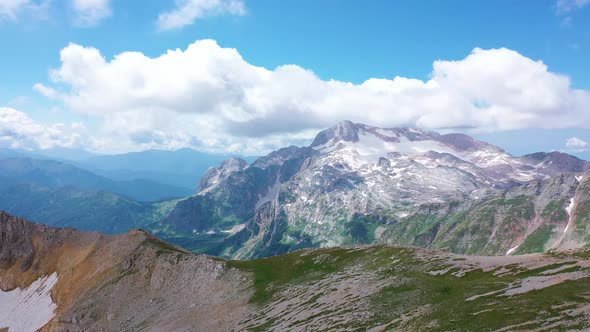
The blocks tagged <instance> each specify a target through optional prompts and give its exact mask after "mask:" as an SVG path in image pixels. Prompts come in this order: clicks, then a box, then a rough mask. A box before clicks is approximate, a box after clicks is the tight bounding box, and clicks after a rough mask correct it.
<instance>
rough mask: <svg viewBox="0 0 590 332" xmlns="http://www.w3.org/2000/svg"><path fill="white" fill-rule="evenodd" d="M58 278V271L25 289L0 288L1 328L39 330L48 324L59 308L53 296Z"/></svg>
mask: <svg viewBox="0 0 590 332" xmlns="http://www.w3.org/2000/svg"><path fill="white" fill-rule="evenodd" d="M57 280H58V278H57V272H54V273H53V274H52V275H50V276H45V277H42V278H39V279H37V280H36V281H34V282H33V283H32V284H31V285H30V286H29V287H27V288H25V289H22V288H17V289H14V290H12V291H9V292H4V291H2V290H0V329H4V328H8V330H9V331H37V330H39V329H40V328H42V327H43V326H44V325H45V324H47V323H48V322H49V321H50V320H51V319H52V318H53V317H54V316H55V310H56V309H57V305H56V304H55V303H54V302H53V299H52V298H51V289H52V288H53V286H55V284H56V283H57Z"/></svg>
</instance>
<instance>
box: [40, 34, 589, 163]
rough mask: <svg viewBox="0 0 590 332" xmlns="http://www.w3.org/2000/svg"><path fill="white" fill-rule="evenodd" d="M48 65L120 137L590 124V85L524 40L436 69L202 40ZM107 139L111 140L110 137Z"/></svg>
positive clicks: (220, 143)
mask: <svg viewBox="0 0 590 332" xmlns="http://www.w3.org/2000/svg"><path fill="white" fill-rule="evenodd" d="M60 57H61V66H60V67H59V68H57V69H55V70H53V71H52V72H51V75H50V76H51V79H52V81H53V82H54V83H55V84H56V85H55V86H62V87H64V86H65V87H67V89H66V90H65V91H63V90H62V91H59V90H58V89H57V88H55V87H46V88H49V89H52V90H47V91H45V92H44V90H45V89H41V87H40V86H38V87H37V90H39V91H40V92H41V93H44V94H46V95H50V96H51V95H53V96H57V97H56V98H59V99H60V100H62V101H63V102H64V103H65V105H66V106H67V107H68V108H69V109H71V110H74V111H75V112H79V113H83V114H89V115H93V116H96V117H98V118H100V119H103V120H104V126H103V128H102V129H101V130H102V135H104V136H101V137H109V138H113V139H116V141H117V142H119V143H118V144H113V145H118V146H119V147H122V148H123V147H124V148H131V147H135V148H137V147H142V148H149V147H161V148H167V147H182V146H192V147H197V148H205V149H211V150H224V151H232V152H245V153H262V152H264V151H268V150H269V149H272V148H276V147H277V146H282V145H285V144H289V143H301V142H303V141H305V139H309V138H311V137H312V136H313V133H315V132H316V131H317V130H319V129H322V128H325V127H328V126H331V125H333V124H335V123H337V122H339V121H342V120H344V119H348V120H352V121H357V122H362V123H368V124H374V125H378V126H384V127H394V126H416V127H422V128H428V129H464V130H477V131H496V130H513V129H523V128H571V127H583V128H590V112H589V110H588V105H590V92H589V91H587V90H580V89H574V88H572V87H571V84H570V79H569V78H568V77H567V76H564V75H560V74H556V73H553V72H551V71H549V70H548V68H547V66H546V65H545V64H544V63H543V62H541V61H535V60H532V59H529V58H527V57H525V56H523V55H521V54H519V53H518V52H515V51H512V50H509V49H505V48H500V49H489V50H484V49H479V48H476V49H474V50H473V51H472V52H471V54H469V55H468V56H467V57H466V58H464V59H461V60H458V61H446V60H438V61H435V62H434V64H433V71H432V73H431V76H430V78H429V79H428V80H420V79H413V78H405V77H394V78H392V79H386V78H370V79H368V80H366V81H365V82H362V83H360V84H353V83H350V82H343V81H337V80H323V79H321V78H319V77H318V76H317V75H315V74H314V73H313V72H312V71H310V70H307V69H305V68H302V67H300V66H297V65H284V66H279V67H277V68H274V69H267V68H263V67H259V66H255V65H253V64H250V63H248V62H246V61H245V60H244V59H243V58H242V57H241V56H240V54H239V53H238V51H237V50H235V49H232V48H223V47H220V46H219V45H218V44H217V43H216V42H215V41H213V40H201V41H197V42H195V43H193V44H191V45H189V46H188V48H186V49H185V50H180V49H176V50H169V51H168V52H166V53H165V54H162V55H160V56H158V57H148V56H145V55H144V54H142V53H139V52H124V53H121V54H118V55H116V56H114V57H113V58H112V59H106V58H105V57H104V56H103V55H102V54H101V53H100V51H99V50H97V49H95V48H92V47H83V46H80V45H77V44H70V45H68V46H67V47H65V48H64V49H63V50H62V51H61V54H60ZM105 144H106V146H108V144H109V143H108V142H105Z"/></svg>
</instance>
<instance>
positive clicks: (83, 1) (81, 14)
mask: <svg viewBox="0 0 590 332" xmlns="http://www.w3.org/2000/svg"><path fill="white" fill-rule="evenodd" d="M72 6H73V8H74V11H75V12H76V15H77V17H76V21H75V23H76V24H77V25H80V26H94V25H96V24H98V23H99V22H100V21H101V20H103V19H105V18H107V17H110V16H111V15H112V10H111V5H110V0H73V2H72Z"/></svg>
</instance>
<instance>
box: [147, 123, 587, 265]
mask: <svg viewBox="0 0 590 332" xmlns="http://www.w3.org/2000/svg"><path fill="white" fill-rule="evenodd" d="M588 165H589V164H588V163H587V162H585V161H583V160H580V159H577V158H575V157H573V156H569V155H566V154H562V153H557V152H553V153H537V154H532V155H527V156H523V157H515V156H512V155H510V154H509V153H507V152H506V151H504V150H503V149H501V148H499V147H496V146H493V145H490V144H488V143H485V142H482V141H479V140H476V139H474V138H472V137H470V136H467V135H464V134H446V135H441V134H438V133H435V132H430V131H424V130H420V129H412V128H392V129H383V128H377V127H372V126H368V125H363V124H356V123H352V122H349V121H345V122H342V123H339V124H337V125H336V126H334V127H332V128H329V129H326V130H324V131H322V132H320V133H319V134H318V135H317V137H316V138H315V140H314V141H313V143H312V144H311V145H310V146H309V147H295V146H292V147H288V148H284V149H280V150H278V151H275V152H273V153H271V154H269V155H267V156H265V157H262V158H259V159H258V160H256V161H255V162H254V163H252V164H251V165H247V164H246V162H244V161H242V160H239V159H231V160H228V161H226V162H224V163H223V164H222V165H220V166H219V167H216V168H211V169H209V171H207V173H206V174H205V175H204V177H203V179H202V180H201V183H200V187H199V191H198V193H197V195H195V196H193V197H190V198H188V199H186V200H184V201H181V202H179V203H178V204H177V207H176V208H175V209H174V210H173V211H172V213H171V214H170V216H169V217H168V218H167V219H166V220H165V221H164V222H163V223H162V225H161V226H160V227H155V228H154V231H156V232H159V233H157V234H159V235H161V236H163V237H165V238H168V239H170V240H171V241H175V240H176V241H178V242H181V243H182V244H185V245H186V243H187V241H188V242H191V241H192V242H193V243H195V246H194V247H193V248H194V249H196V250H204V251H206V252H211V253H217V254H222V255H226V256H235V257H252V256H263V255H271V254H276V253H281V252H285V251H290V250H293V249H297V248H303V247H314V246H335V245H343V244H351V243H359V242H360V243H372V242H395V243H399V244H416V245H423V246H443V244H440V245H439V244H438V242H437V239H440V237H441V236H442V234H439V231H440V230H441V229H443V228H444V227H446V226H445V225H447V224H448V223H449V222H451V221H449V220H450V219H453V218H455V217H456V216H457V215H458V214H460V213H463V214H465V213H467V214H469V213H468V212H466V211H472V210H473V209H474V208H476V207H477V206H478V205H479V204H484V203H485V202H493V201H494V200H495V199H506V197H507V196H510V195H513V193H514V192H517V191H518V190H520V189H519V188H522V187H523V186H526V185H530V184H531V183H535V184H536V185H537V186H539V187H545V186H548V183H549V184H550V183H554V180H553V179H554V178H555V177H559V176H561V174H563V173H576V174H582V173H583V172H584V171H585V170H586V169H588ZM567 179H568V181H570V180H571V179H574V178H573V177H572V178H571V179H570V178H567ZM570 182H571V181H570ZM579 182H580V181H577V182H576V183H578V184H579ZM571 185H572V186H574V185H577V184H574V183H573V182H572V183H571ZM566 189H567V188H566ZM570 189H571V188H569V189H567V190H565V191H563V190H562V191H561V192H560V195H561V196H559V199H563V200H564V202H565V201H567V202H569V196H571V195H570V194H569V191H568V190H570ZM535 194H538V193H535V192H533V193H527V195H528V196H527V199H525V200H524V201H527V202H529V201H530V202H531V204H532V205H533V208H532V210H533V211H532V212H531V213H529V214H530V218H529V219H535V218H537V217H538V216H540V214H541V213H542V210H543V208H544V207H545V205H543V206H540V205H539V206H537V205H535V204H537V203H534V202H537V201H539V200H535V199H533V198H532V196H534V195H535ZM523 195H524V194H523ZM531 195H532V196H531ZM554 198H555V197H554ZM555 199H557V198H555ZM517 202H520V201H518V200H517ZM551 202H553V203H552V204H561V205H564V204H565V203H563V202H562V203H555V202H554V201H553V200H552V201H551ZM551 202H548V201H546V200H544V199H541V201H540V203H539V204H549V203H551ZM504 203H506V202H504ZM512 203H514V202H512ZM512 203H511V202H510V201H509V200H508V203H506V204H508V205H510V206H512V205H511V204H512ZM506 204H505V205H506ZM519 204H520V203H519ZM561 205H560V206H559V208H560V209H565V207H566V205H567V204H566V205H564V206H561ZM521 208H524V207H522V206H519V207H513V209H512V210H510V209H509V210H510V211H511V212H510V213H512V214H513V212H515V211H520V210H519V209H521ZM527 208H528V207H527ZM513 210H514V211H513ZM494 211H495V212H493V213H492V212H490V213H492V214H494V218H493V219H494V221H493V222H492V224H493V225H494V226H493V227H496V226H498V225H499V223H501V220H503V218H507V216H508V211H503V210H502V209H495V210H494ZM564 211H565V210H564ZM529 212H530V211H529ZM496 214H497V215H496ZM443 216H444V218H443ZM525 217H526V216H524V215H523V216H522V218H521V217H518V218H520V219H522V220H521V221H518V222H519V223H521V224H522V223H525V221H524V219H526V218H525ZM437 218H439V219H440V218H443V219H444V220H438V221H437V222H436V223H435V224H436V225H438V226H433V227H435V228H436V227H438V229H437V230H436V231H433V230H430V229H429V227H430V226H432V225H430V224H429V223H430V222H432V221H433V219H437ZM470 218H471V219H473V218H480V219H482V218H481V216H479V215H477V213H476V214H474V215H472V216H470V217H469V218H467V219H469V220H463V221H461V223H467V224H471V219H470ZM518 218H516V219H518ZM431 219H432V220H431ZM537 219H538V218H537ZM529 221H530V220H529ZM454 222H455V224H457V223H458V221H456V220H455V221H454ZM564 222H566V223H567V220H566V221H564ZM542 223H543V222H541V221H539V220H537V222H536V224H535V225H537V224H539V225H540V224H542ZM476 224H477V223H476ZM409 225H413V226H412V227H411V228H412V230H411V231H410V230H408V229H407V228H408V227H409ZM428 225H430V226H429V227H427V226H428ZM443 226H444V227H443ZM447 226H448V225H447ZM455 226H457V225H455ZM490 227H491V228H490V229H486V230H482V231H481V232H482V234H478V235H482V236H484V235H485V236H484V237H486V238H488V241H487V242H486V243H484V244H481V245H479V244H478V245H465V246H458V247H457V248H451V249H452V250H455V251H458V252H467V251H469V252H471V251H473V252H486V253H493V254H498V253H502V252H505V251H506V250H507V248H505V247H506V246H509V245H512V244H513V243H514V242H513V241H508V240H509V239H502V241H501V242H502V243H501V244H497V245H494V246H497V248H496V247H493V248H492V247H490V246H486V244H489V241H491V240H489V239H490V235H491V234H487V233H486V232H488V231H490V232H495V233H497V230H496V231H494V230H493V227H492V226H490ZM537 227H538V225H537V226H534V227H532V228H531V227H521V228H522V231H523V232H525V233H526V232H528V233H531V232H534V231H535V230H536V229H537ZM426 229H429V231H430V232H433V234H428V236H426V238H428V239H429V240H428V241H426V240H427V239H424V236H423V235H424V234H422V233H421V232H422V231H425V230H426ZM453 229H454V230H455V231H456V229H455V228H453ZM402 230H405V231H403V232H402ZM404 232H405V233H404ZM453 232H454V231H453ZM453 232H451V233H453ZM402 233H403V234H402ZM414 233H415V234H414ZM484 233H485V234H484ZM495 233H494V234H495ZM453 234H454V233H453ZM498 234H499V233H498ZM420 236H422V237H421V239H422V240H416V238H417V237H418V238H420ZM454 236H455V237H453V236H450V237H449V236H447V238H448V239H459V238H461V239H463V240H465V241H471V240H470V239H471V238H473V236H469V237H467V238H466V237H465V234H456V235H454ZM503 236H504V235H503ZM505 236H514V237H521V238H523V239H524V238H526V234H513V235H505ZM437 237H438V238H437ZM199 241H200V242H203V241H204V242H206V243H207V247H206V248H204V249H203V248H202V247H200V245H198V244H197V242H199ZM421 241H423V242H424V243H422V242H421ZM482 241H483V240H482ZM445 243H446V242H445ZM544 245H545V244H544ZM544 245H543V246H544ZM543 248H544V247H543ZM508 249H509V248H508ZM486 250H487V251H486Z"/></svg>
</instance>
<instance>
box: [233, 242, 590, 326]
mask: <svg viewBox="0 0 590 332" xmlns="http://www.w3.org/2000/svg"><path fill="white" fill-rule="evenodd" d="M581 255H582V256H587V255H588V253H583V254H581ZM449 257H450V258H449ZM453 257H454V258H453ZM463 259H464V258H461V257H459V256H449V255H447V254H440V256H438V254H435V253H429V254H428V255H426V257H422V258H421V257H418V256H417V255H416V251H415V250H414V249H403V248H393V247H386V246H377V247H372V248H368V249H363V250H353V249H341V248H335V249H320V250H313V251H298V252H293V253H290V254H286V255H282V256H276V257H271V258H265V259H258V260H253V261H232V262H230V265H232V266H233V267H237V268H239V269H243V270H247V271H251V272H253V273H254V276H255V277H254V279H255V282H254V287H255V290H256V291H255V294H254V296H253V298H252V302H253V303H255V304H257V305H259V306H260V308H261V309H260V310H259V311H260V312H262V313H265V312H267V313H268V310H266V309H265V308H268V307H276V306H277V303H280V302H281V301H289V298H290V296H289V295H288V294H289V291H290V290H291V289H297V288H300V287H307V288H309V289H313V286H314V285H315V284H318V283H320V282H321V281H322V280H325V279H328V278H332V277H333V276H335V275H341V274H342V273H343V272H345V271H353V270H355V268H356V269H357V270H360V271H362V272H361V273H362V274H363V277H364V278H370V279H374V280H375V282H380V281H383V280H385V281H386V282H385V283H384V286H383V287H382V288H381V289H380V290H378V291H377V292H375V293H373V294H370V295H369V296H368V297H367V298H366V299H364V300H363V301H356V303H354V302H352V303H349V309H350V310H366V311H367V315H366V318H365V319H364V320H362V321H348V322H346V323H344V324H343V325H341V326H340V327H341V328H344V329H351V330H359V331H360V330H365V329H367V328H369V327H376V326H381V327H383V328H386V329H401V330H411V331H488V330H496V329H499V328H502V327H506V326H515V325H518V328H520V329H541V328H542V327H543V326H546V327H548V326H550V325H551V323H555V322H557V323H559V324H563V325H559V324H558V325H559V326H555V327H554V328H551V329H549V328H548V330H555V331H560V330H567V329H569V328H573V329H575V328H590V322H588V321H587V320H585V319H580V318H581V317H582V316H581V313H575V312H568V309H572V308H576V307H580V306H583V305H585V304H586V303H587V302H588V297H587V295H585V294H586V293H587V292H589V291H590V279H589V278H588V277H584V278H581V279H579V280H576V281H566V282H563V283H560V284H557V285H554V286H551V287H546V288H543V289H540V290H534V291H529V292H526V293H524V294H519V295H513V296H500V294H501V293H502V292H503V290H505V289H507V288H510V285H519V284H520V283H521V282H522V281H523V280H524V279H526V278H530V277H535V276H537V277H538V276H542V275H543V274H548V275H551V274H554V275H557V274H559V273H560V272H555V271H551V270H552V269H556V268H559V267H560V266H561V267H566V269H565V270H563V271H561V272H571V271H582V270H583V271H588V268H587V267H584V268H582V267H571V268H567V261H568V260H569V261H572V260H574V261H575V260H577V259H580V257H579V256H578V257H564V258H563V259H561V260H560V261H555V262H551V261H550V260H548V261H547V262H546V263H544V264H541V265H540V266H537V267H534V268H531V269H526V268H523V267H519V266H518V265H517V264H511V265H507V266H505V267H504V268H505V269H506V270H507V271H510V272H509V273H505V274H502V275H499V276H498V275H494V273H495V272H498V271H500V269H501V268H500V267H497V268H495V269H493V270H492V271H487V272H484V271H483V270H482V269H477V268H476V269H472V270H471V271H469V272H467V273H465V275H463V276H456V275H453V273H454V272H457V271H458V270H459V268H458V267H453V266H454V265H456V264H461V261H462V260H463ZM549 259H551V258H549ZM583 259H584V260H585V259H586V258H585V257H584V258H583ZM507 262H508V263H509V262H510V258H508V260H507ZM508 263H507V264H508ZM432 271H441V274H440V275H434V273H428V272H432ZM350 273H351V276H352V274H354V273H353V272H350ZM334 287H336V286H334ZM332 291H333V289H330V288H321V289H315V290H313V292H315V293H314V296H311V297H310V299H311V300H310V301H309V302H308V303H302V304H299V305H298V306H297V308H298V310H299V309H300V308H308V309H309V310H312V309H313V308H316V309H317V308H321V306H322V303H321V302H322V301H320V299H321V298H322V297H325V296H328V295H329V293H330V292H332ZM489 292H499V293H498V294H494V295H489V296H482V297H479V298H477V299H475V300H472V301H466V299H468V298H470V297H472V296H476V295H481V294H486V293H489ZM342 310H343V312H344V313H345V312H346V310H347V309H346V308H342ZM337 314H338V311H337V310H336V311H329V312H322V313H321V314H320V315H319V316H318V317H323V318H322V319H327V317H330V316H332V315H334V316H337ZM260 315H263V314H259V316H260ZM318 317H316V318H318ZM400 317H405V318H404V319H400ZM258 318H260V317H258ZM282 319H284V317H272V316H268V317H263V318H262V319H258V320H256V319H254V318H252V319H251V321H250V324H251V325H250V326H249V328H251V329H252V330H267V329H272V327H273V326H275V325H276V324H278V323H279V322H280V321H281V320H282ZM576 319H580V320H576ZM312 320H314V317H313V316H310V317H308V320H307V321H306V320H300V321H294V322H291V323H290V324H291V325H290V326H291V327H306V326H307V327H309V325H306V324H310V323H311V321H312ZM513 329H514V328H513Z"/></svg>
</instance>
